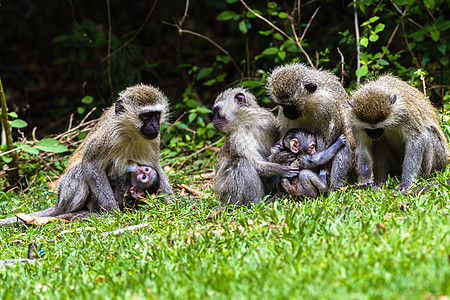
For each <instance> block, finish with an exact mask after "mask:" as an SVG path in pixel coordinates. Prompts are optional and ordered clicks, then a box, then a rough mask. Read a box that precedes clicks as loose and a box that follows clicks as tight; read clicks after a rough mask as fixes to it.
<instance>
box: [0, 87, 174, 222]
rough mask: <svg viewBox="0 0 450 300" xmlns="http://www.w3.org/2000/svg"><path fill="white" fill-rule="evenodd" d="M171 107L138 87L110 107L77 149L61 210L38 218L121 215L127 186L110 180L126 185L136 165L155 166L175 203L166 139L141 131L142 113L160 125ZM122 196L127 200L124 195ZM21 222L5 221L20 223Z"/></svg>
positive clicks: (153, 91) (60, 191) (63, 185)
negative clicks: (165, 161)
mask: <svg viewBox="0 0 450 300" xmlns="http://www.w3.org/2000/svg"><path fill="white" fill-rule="evenodd" d="M168 106H169V102H168V99H167V98H166V97H165V96H164V94H163V93H162V92H161V91H160V90H159V89H157V88H155V87H153V86H151V85H136V86H132V87H129V88H127V89H126V90H124V91H122V92H121V93H120V95H119V98H118V100H117V101H116V105H115V106H114V105H113V106H111V107H109V108H108V109H106V110H105V112H104V113H103V114H102V116H101V117H100V119H99V121H98V122H97V124H96V125H95V126H94V128H92V130H91V131H90V133H89V134H88V136H87V137H86V138H85V140H84V141H83V142H82V143H81V145H80V146H79V147H78V148H77V149H76V150H75V152H74V153H73V155H72V157H71V159H70V160H69V163H68V165H67V168H66V171H65V172H64V174H63V175H62V177H61V179H60V180H59V183H58V187H57V202H56V205H54V206H52V207H50V208H48V209H45V210H43V211H39V212H34V213H31V214H30V215H32V216H40V217H43V216H46V217H51V216H58V215H61V214H66V213H71V212H76V211H79V210H83V209H86V208H87V209H89V210H90V211H91V212H92V211H94V212H96V211H106V212H115V211H118V210H119V207H120V201H121V200H119V197H123V193H124V189H126V187H124V186H117V187H115V186H111V184H110V181H109V180H110V179H114V180H120V178H123V181H124V182H125V181H126V178H127V177H126V176H127V167H128V166H129V165H130V163H137V164H139V165H146V166H151V167H153V168H154V169H155V170H156V172H157V173H158V176H159V179H160V186H159V189H158V192H159V193H162V194H168V196H167V197H166V198H165V200H166V201H170V200H171V199H173V192H172V188H171V186H170V184H169V181H168V179H167V176H166V174H165V173H164V172H163V170H162V168H161V164H160V161H159V160H160V135H159V134H158V135H157V137H156V138H154V139H150V138H147V137H145V136H143V134H142V133H141V132H140V127H141V126H142V124H143V121H142V120H141V119H140V116H141V114H143V113H149V112H160V119H159V124H160V123H161V122H163V121H164V120H165V116H166V115H167V111H168ZM120 195H121V196H120ZM16 221H17V218H15V217H13V218H7V219H4V220H0V224H7V225H9V224H11V223H15V222H16Z"/></svg>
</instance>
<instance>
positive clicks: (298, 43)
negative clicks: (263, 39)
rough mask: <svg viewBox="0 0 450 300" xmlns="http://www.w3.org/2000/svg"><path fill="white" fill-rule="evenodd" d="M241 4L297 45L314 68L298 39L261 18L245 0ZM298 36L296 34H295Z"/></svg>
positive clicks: (241, 0)
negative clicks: (295, 39)
mask: <svg viewBox="0 0 450 300" xmlns="http://www.w3.org/2000/svg"><path fill="white" fill-rule="evenodd" d="M240 2H241V3H242V4H243V5H244V6H245V8H247V9H248V10H249V11H250V12H251V13H252V14H254V15H255V16H256V17H258V18H259V19H261V20H263V21H264V22H266V23H267V24H268V25H269V26H271V27H272V28H274V29H275V30H276V31H278V32H279V33H280V34H282V35H283V36H284V37H285V38H287V39H288V40H289V41H291V42H292V43H294V44H296V45H297V46H298V47H299V48H300V50H301V51H302V53H303V55H305V57H306V59H307V60H308V63H309V64H310V66H311V67H312V68H314V64H313V62H312V61H311V58H310V57H309V55H308V53H306V51H305V49H303V47H302V45H301V44H300V41H299V40H298V39H297V41H294V40H293V39H292V38H291V37H290V36H289V35H288V34H286V33H285V32H284V31H283V30H281V29H280V28H278V27H277V26H275V25H274V24H272V22H270V21H269V20H267V19H266V18H264V17H263V16H261V15H260V14H258V13H257V12H255V11H254V10H253V9H251V8H250V7H249V6H248V5H247V3H245V1H244V0H240ZM295 35H296V34H295Z"/></svg>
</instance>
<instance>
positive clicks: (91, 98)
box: [81, 96, 94, 104]
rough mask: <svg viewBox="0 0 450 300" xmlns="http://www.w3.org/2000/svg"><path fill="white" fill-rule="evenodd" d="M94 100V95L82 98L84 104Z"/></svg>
mask: <svg viewBox="0 0 450 300" xmlns="http://www.w3.org/2000/svg"><path fill="white" fill-rule="evenodd" d="M93 101H94V97H92V96H84V97H83V99H81V102H82V103H84V104H91V103H92V102H93Z"/></svg>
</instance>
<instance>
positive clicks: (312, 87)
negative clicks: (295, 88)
mask: <svg viewBox="0 0 450 300" xmlns="http://www.w3.org/2000/svg"><path fill="white" fill-rule="evenodd" d="M304 87H305V89H306V90H307V91H308V93H310V94H312V93H314V92H315V91H316V90H317V84H315V83H312V82H305V84H304Z"/></svg>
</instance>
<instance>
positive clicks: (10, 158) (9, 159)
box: [2, 155, 13, 164]
mask: <svg viewBox="0 0 450 300" xmlns="http://www.w3.org/2000/svg"><path fill="white" fill-rule="evenodd" d="M2 160H3V161H4V162H5V163H7V164H9V163H10V162H12V160H13V159H12V157H11V156H9V155H2Z"/></svg>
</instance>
